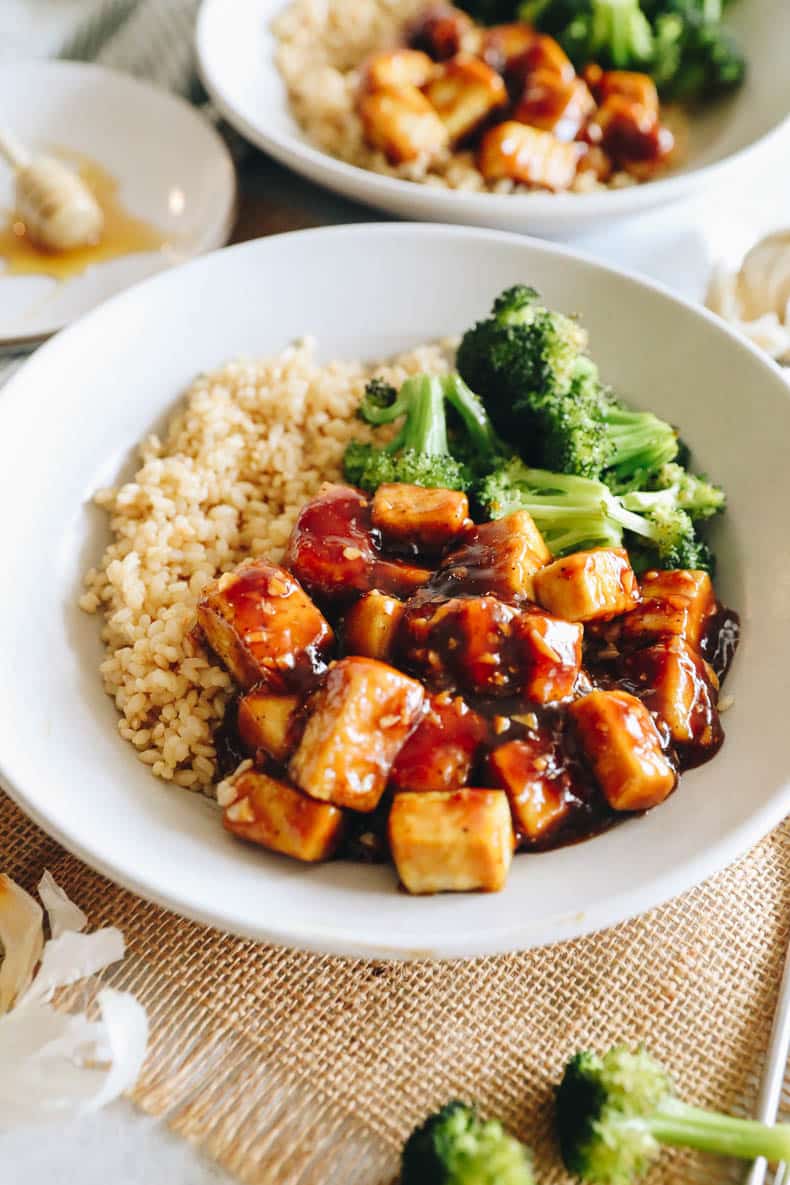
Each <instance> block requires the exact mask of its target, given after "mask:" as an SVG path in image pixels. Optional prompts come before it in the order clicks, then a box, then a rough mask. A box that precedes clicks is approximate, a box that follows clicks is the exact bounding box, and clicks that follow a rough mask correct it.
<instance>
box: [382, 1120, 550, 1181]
mask: <svg viewBox="0 0 790 1185" xmlns="http://www.w3.org/2000/svg"><path fill="white" fill-rule="evenodd" d="M534 1181H535V1178H534V1176H533V1173H532V1157H531V1154H530V1152H529V1149H528V1148H527V1147H526V1145H524V1144H522V1143H521V1142H520V1141H519V1140H517V1139H516V1138H515V1136H511V1135H510V1134H509V1133H508V1132H506V1131H505V1129H504V1128H503V1126H502V1124H501V1123H500V1122H499V1120H497V1119H488V1120H483V1119H481V1118H480V1117H479V1115H478V1114H477V1112H476V1111H475V1109H474V1108H473V1107H470V1106H469V1105H468V1104H467V1103H460V1102H458V1101H455V1102H452V1103H447V1104H446V1105H445V1106H444V1107H442V1109H441V1110H440V1111H436V1112H435V1113H434V1114H433V1115H431V1116H429V1118H428V1119H426V1121H425V1123H423V1124H422V1125H421V1126H420V1127H418V1128H417V1129H416V1130H415V1131H413V1132H412V1134H411V1135H410V1136H409V1139H408V1140H407V1141H406V1144H405V1146H404V1148H403V1156H402V1160H401V1177H400V1185H534Z"/></svg>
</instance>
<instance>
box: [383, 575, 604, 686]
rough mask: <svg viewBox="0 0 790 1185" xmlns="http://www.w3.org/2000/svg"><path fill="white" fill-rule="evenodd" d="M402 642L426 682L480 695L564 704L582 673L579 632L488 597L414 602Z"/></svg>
mask: <svg viewBox="0 0 790 1185" xmlns="http://www.w3.org/2000/svg"><path fill="white" fill-rule="evenodd" d="M400 639H401V645H402V647H403V655H404V659H405V661H406V664H407V665H408V666H409V667H410V668H413V669H415V670H418V671H420V672H421V673H422V675H423V677H424V678H425V679H427V680H428V681H430V682H431V683H433V684H434V685H436V686H443V687H461V688H463V689H465V690H466V691H470V692H474V693H475V694H480V695H510V694H514V693H516V692H520V693H521V694H522V695H524V696H525V697H526V698H527V699H531V700H535V701H537V702H538V703H548V702H549V701H551V700H557V699H564V698H565V697H566V696H569V695H570V694H571V693H572V692H573V688H574V685H575V683H576V678H577V676H578V674H579V669H580V666H581V641H582V627H581V626H580V625H577V624H575V623H573V622H567V621H560V620H558V619H557V618H553V617H551V616H550V615H549V614H548V613H545V612H543V611H542V610H540V609H538V608H537V607H533V606H528V607H526V608H525V609H523V610H521V609H519V608H518V607H517V606H515V605H508V604H506V603H504V602H503V601H500V600H498V599H497V598H496V597H493V596H481V597H452V598H450V599H445V598H443V597H442V596H440V595H439V596H435V597H433V598H428V597H423V596H418V597H416V598H415V599H414V601H413V602H410V603H409V604H408V605H407V607H406V610H405V612H404V617H403V626H402V629H401V633H400Z"/></svg>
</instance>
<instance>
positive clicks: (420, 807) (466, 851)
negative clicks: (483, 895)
mask: <svg viewBox="0 0 790 1185" xmlns="http://www.w3.org/2000/svg"><path fill="white" fill-rule="evenodd" d="M389 841H390V850H391V852H392V858H393V860H394V861H395V867H396V868H397V870H398V876H399V877H400V879H401V881H402V883H403V885H404V886H405V888H406V889H408V891H409V892H410V893H444V892H457V893H463V892H468V891H470V890H473V889H483V890H485V891H487V892H493V893H495V892H497V891H498V890H499V889H501V888H502V887H503V886H504V884H505V881H506V879H507V874H508V869H509V868H510V862H511V859H512V857H513V826H512V823H511V821H510V807H509V806H508V801H507V796H506V795H505V794H504V793H503V792H502V791H501V790H477V789H470V788H468V787H467V788H466V789H463V790H449V791H430V792H428V793H425V794H411V793H405V794H396V795H395V799H394V801H393V804H392V810H391V811H390V817H389Z"/></svg>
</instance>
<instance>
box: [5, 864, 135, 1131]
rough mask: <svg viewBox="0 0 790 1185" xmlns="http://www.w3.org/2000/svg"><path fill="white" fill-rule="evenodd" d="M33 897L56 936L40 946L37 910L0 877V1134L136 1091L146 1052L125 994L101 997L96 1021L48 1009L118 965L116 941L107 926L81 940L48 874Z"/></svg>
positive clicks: (72, 913)
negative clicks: (0, 1003)
mask: <svg viewBox="0 0 790 1185" xmlns="http://www.w3.org/2000/svg"><path fill="white" fill-rule="evenodd" d="M39 892H40V893H41V897H42V900H43V901H44V903H45V905H46V906H47V911H48V916H49V920H50V925H51V929H52V933H53V935H56V936H55V937H53V938H51V939H50V940H49V941H48V942H46V943H44V942H43V913H42V910H41V907H40V906H39V905H38V903H37V902H36V901H34V900H33V898H32V897H31V896H30V895H29V894H28V893H25V891H24V890H23V889H21V888H20V887H19V886H18V885H16V884H15V883H14V882H13V881H12V880H10V879H9V878H8V877H2V876H0V941H2V944H3V952H2V956H3V961H2V964H1V965H0V988H2V990H3V997H2V998H3V999H7V1000H8V1002H9V1003H8V1005H7V1006H6V1007H7V1009H8V1010H7V1011H6V1012H5V1015H0V1128H9V1127H16V1126H28V1125H35V1124H41V1123H48V1122H51V1121H53V1120H59V1121H61V1120H64V1119H69V1118H74V1117H76V1116H78V1115H83V1114H85V1113H86V1112H88V1111H94V1110H96V1109H97V1108H98V1107H102V1106H104V1105H105V1104H106V1103H109V1102H111V1101H112V1100H113V1099H116V1098H117V1097H118V1096H119V1095H120V1094H122V1093H123V1092H124V1091H125V1090H128V1089H129V1088H130V1087H131V1086H133V1085H134V1083H135V1081H136V1080H137V1078H138V1076H139V1073H140V1070H141V1068H142V1065H143V1061H144V1059H145V1054H146V1049H147V1045H148V1018H147V1016H146V1012H145V1009H144V1008H143V1006H142V1005H141V1004H140V1003H139V1001H137V1000H136V999H135V998H134V996H132V995H131V994H130V993H129V992H119V991H115V990H113V989H112V988H103V989H102V990H100V991H99V992H98V994H97V996H96V1003H97V1004H98V1008H99V1014H100V1015H99V1017H98V1019H95V1020H94V1019H89V1018H88V1015H87V1014H86V1013H81V1012H77V1013H69V1012H61V1011H58V1010H57V1009H55V1008H53V1007H52V1005H51V1004H50V1002H49V1001H50V1000H51V998H52V996H53V994H54V992H55V991H56V990H57V989H58V988H60V987H65V986H67V985H69V984H73V983H76V982H77V981H78V980H80V979H84V978H86V977H88V976H91V975H94V974H95V973H96V972H98V971H102V970H104V968H105V967H107V966H109V965H110V964H111V963H115V962H117V961H118V960H119V959H121V958H123V955H124V940H123V935H122V934H121V932H120V931H119V930H117V929H116V928H115V927H114V926H108V927H105V928H104V929H103V930H96V931H94V932H93V933H91V934H82V933H80V932H79V931H80V930H81V929H83V928H84V926H85V925H86V923H87V919H86V917H85V914H84V913H83V912H82V910H81V909H79V908H78V907H77V906H76V905H74V903H73V902H72V901H70V900H69V898H68V896H67V895H66V894H65V892H64V891H63V889H61V888H60V886H59V885H58V884H57V883H56V882H55V881H54V880H53V878H52V877H51V876H50V875H49V874H48V873H45V874H44V877H43V878H42V881H41V883H40V885H39ZM69 924H70V925H71V926H72V927H73V928H69ZM37 964H38V969H37V970H35V969H36V965H37ZM34 971H35V974H34Z"/></svg>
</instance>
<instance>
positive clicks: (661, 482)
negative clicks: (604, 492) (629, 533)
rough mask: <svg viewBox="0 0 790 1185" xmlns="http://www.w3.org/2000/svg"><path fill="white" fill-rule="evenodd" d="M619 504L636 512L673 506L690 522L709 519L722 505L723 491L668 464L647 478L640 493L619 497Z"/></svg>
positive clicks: (723, 503) (624, 494)
mask: <svg viewBox="0 0 790 1185" xmlns="http://www.w3.org/2000/svg"><path fill="white" fill-rule="evenodd" d="M622 499H623V505H624V506H625V507H626V508H627V509H628V510H636V511H637V512H639V513H644V512H650V511H651V510H652V509H654V508H655V507H656V506H664V507H670V506H673V507H677V508H679V509H680V510H685V512H686V513H687V514H688V516H689V518H691V519H694V520H696V519H706V518H712V517H713V516H714V515H716V514H720V513H721V512H722V511H723V510H724V507H725V505H726V501H727V499H726V496H725V493H724V490H722V489H721V488H720V487H719V486H715V485H713V483H712V482H710V481H708V480H707V478H705V477H696V476H695V475H694V474H693V473H689V472H688V471H687V470H686V469H684V468H683V466H682V465H678V464H677V463H676V462H674V461H672V462H669V463H668V464H666V465H662V466H661V468H660V469H658V470H657V471H656V472H655V473H653V474H652V475H651V479H650V481H649V483H648V486H647V488H646V489H644V490H639V489H630V490H627V491H626V492H624V493H623V494H622Z"/></svg>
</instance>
